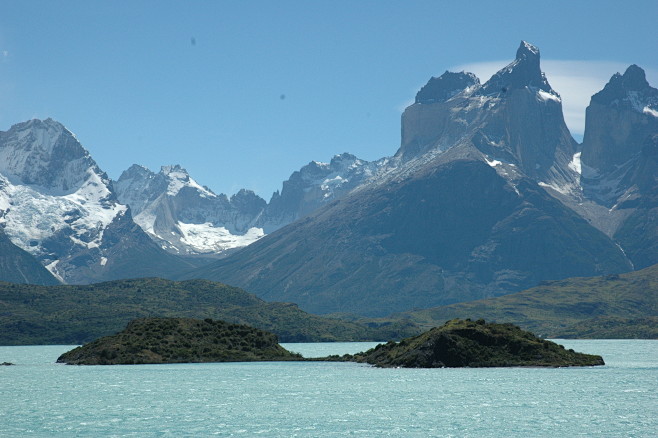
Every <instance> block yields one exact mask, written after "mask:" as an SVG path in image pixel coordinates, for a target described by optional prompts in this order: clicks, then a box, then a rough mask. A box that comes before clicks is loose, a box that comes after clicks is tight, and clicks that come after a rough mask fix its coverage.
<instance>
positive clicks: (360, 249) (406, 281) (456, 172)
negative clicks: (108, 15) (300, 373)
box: [190, 160, 627, 316]
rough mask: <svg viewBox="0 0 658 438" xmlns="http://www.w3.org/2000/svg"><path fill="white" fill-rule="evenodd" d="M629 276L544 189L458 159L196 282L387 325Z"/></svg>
mask: <svg viewBox="0 0 658 438" xmlns="http://www.w3.org/2000/svg"><path fill="white" fill-rule="evenodd" d="M515 189H516V190H515ZM517 190H518V193H517ZM620 266H621V267H624V268H626V266H627V265H626V264H625V260H624V257H623V254H621V252H620V251H619V250H618V249H617V248H616V246H615V245H614V244H613V243H612V242H610V241H609V240H608V239H607V238H606V237H605V236H604V235H603V234H602V233H601V232H599V231H598V230H596V229H594V228H593V227H591V226H589V225H588V224H587V223H586V222H585V221H584V220H583V219H581V218H580V217H578V216H577V215H576V214H575V213H573V212H571V211H570V210H568V209H566V208H565V207H564V206H563V205H562V204H560V203H559V202H558V201H556V200H555V199H553V198H551V197H550V196H549V195H548V194H546V193H545V192H544V191H543V190H542V189H541V188H539V187H537V185H536V184H533V183H532V182H531V181H528V180H525V179H524V180H521V181H520V182H519V184H518V185H517V187H516V188H515V187H513V186H511V185H509V184H508V183H507V181H506V180H505V179H503V178H502V177H500V176H499V175H498V174H497V173H496V171H495V170H494V169H493V168H491V167H490V166H488V165H487V164H486V163H484V162H482V161H478V160H457V161H450V162H447V163H445V164H443V165H439V166H437V167H434V168H433V169H431V171H429V172H428V174H424V175H419V176H417V177H414V178H410V179H408V180H405V181H401V182H399V183H398V184H396V185H395V186H393V187H390V186H382V187H379V188H376V189H370V190H363V191H361V192H358V193H355V194H353V195H351V196H348V197H346V198H344V199H342V200H341V201H339V202H336V203H334V204H332V205H331V206H330V207H329V208H325V209H322V210H319V211H318V212H316V213H314V214H311V215H310V216H308V217H307V218H306V219H303V220H301V221H298V222H296V223H294V224H292V225H290V226H288V227H285V228H283V229H281V230H280V231H278V232H276V233H273V234H272V235H270V236H267V237H265V238H264V239H262V240H260V241H258V242H256V243H254V244H252V245H251V246H249V247H247V248H245V249H243V250H241V251H240V252H238V253H236V254H234V255H233V256H231V257H229V258H228V259H226V260H223V261H221V262H220V263H216V264H213V265H211V266H209V267H207V268H205V269H201V270H198V271H196V272H194V273H193V274H191V275H190V276H191V277H203V278H222V279H224V281H225V282H227V283H229V284H238V285H245V286H246V287H247V288H249V290H251V291H253V292H254V293H256V294H258V295H259V296H261V297H264V298H266V299H268V300H283V301H293V302H296V303H298V304H299V305H300V306H301V307H302V308H304V309H307V310H309V311H311V312H318V313H328V312H354V313H360V314H364V315H370V316H378V315H384V314H388V313H391V312H395V311H401V310H404V309H411V308H424V307H428V306H432V305H438V304H440V303H443V304H446V303H452V302H458V301H468V300H473V299H478V298H484V297H488V296H494V295H500V294H503V293H505V292H508V291H514V290H520V289H523V288H525V287H529V286H531V285H534V284H536V283H537V282H539V281H541V280H545V279H551V278H557V277H559V278H562V277H566V276H573V275H594V274H595V273H600V272H609V271H616V270H622V269H620Z"/></svg>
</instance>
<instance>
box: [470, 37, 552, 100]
mask: <svg viewBox="0 0 658 438" xmlns="http://www.w3.org/2000/svg"><path fill="white" fill-rule="evenodd" d="M526 87H530V88H535V89H539V90H543V91H546V92H549V93H554V91H553V89H552V88H551V86H550V85H549V84H548V80H546V76H544V74H543V73H542V71H541V68H540V66H539V49H538V48H537V47H535V46H533V45H532V44H530V43H528V42H526V41H521V45H520V46H519V48H518V50H517V51H516V59H515V60H514V62H512V63H511V64H509V65H508V66H507V67H505V68H504V69H502V70H500V71H499V72H497V73H496V74H495V75H493V76H492V77H491V79H489V80H488V81H487V83H486V84H485V85H484V86H483V87H482V89H481V90H480V93H481V94H482V95H490V94H497V95H501V94H506V93H508V92H510V91H512V90H516V89H523V88H526Z"/></svg>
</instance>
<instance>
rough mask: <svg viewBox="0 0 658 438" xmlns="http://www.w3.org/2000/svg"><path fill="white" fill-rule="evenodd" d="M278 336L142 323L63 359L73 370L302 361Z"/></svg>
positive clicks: (175, 321)
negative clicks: (89, 367)
mask: <svg viewBox="0 0 658 438" xmlns="http://www.w3.org/2000/svg"><path fill="white" fill-rule="evenodd" d="M301 359H302V357H301V356H300V355H299V354H295V353H291V352H289V351H288V350H286V349H285V348H283V347H282V346H280V345H279V343H278V339H277V337H276V335H274V334H273V333H269V332H266V331H264V330H260V329H256V328H253V327H249V326H247V325H242V324H231V323H228V322H224V321H220V320H212V319H203V320H201V319H192V318H140V319H136V320H133V321H131V322H130V323H128V325H127V326H126V328H125V329H124V330H123V331H121V332H119V333H117V334H115V335H112V336H106V337H103V338H100V339H97V340H95V341H93V342H90V343H88V344H85V345H83V346H81V347H77V348H75V349H73V350H71V351H68V352H66V353H64V354H63V355H61V356H60V357H59V358H58V359H57V362H58V363H65V364H69V365H129V364H163V363H197V362H254V361H283V360H301Z"/></svg>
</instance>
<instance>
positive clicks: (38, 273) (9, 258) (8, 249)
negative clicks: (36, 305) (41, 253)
mask: <svg viewBox="0 0 658 438" xmlns="http://www.w3.org/2000/svg"><path fill="white" fill-rule="evenodd" d="M0 281H6V282H10V283H21V284H39V285H54V284H59V281H57V279H56V278H55V277H53V275H52V274H51V273H50V272H48V270H47V269H46V268H44V267H43V266H42V265H41V264H40V263H39V262H38V261H37V260H36V259H35V258H34V257H32V256H31V255H30V254H29V253H28V252H26V251H24V250H22V249H21V248H19V247H17V246H16V245H14V244H13V243H12V242H11V240H9V238H8V237H7V236H6V235H5V233H4V232H3V231H2V230H0Z"/></svg>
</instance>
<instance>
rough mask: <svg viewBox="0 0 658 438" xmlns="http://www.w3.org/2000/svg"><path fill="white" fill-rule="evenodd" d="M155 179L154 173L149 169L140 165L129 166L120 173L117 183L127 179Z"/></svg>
mask: <svg viewBox="0 0 658 438" xmlns="http://www.w3.org/2000/svg"><path fill="white" fill-rule="evenodd" d="M153 177H155V173H154V172H152V171H151V170H150V169H147V168H146V167H144V166H142V165H140V164H133V165H132V166H130V167H129V168H128V169H126V170H124V171H123V172H121V176H120V177H119V181H124V180H127V179H137V178H138V179H150V178H153Z"/></svg>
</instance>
